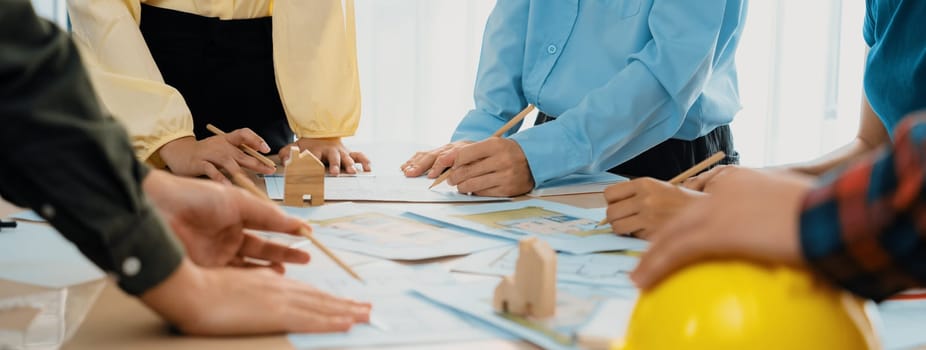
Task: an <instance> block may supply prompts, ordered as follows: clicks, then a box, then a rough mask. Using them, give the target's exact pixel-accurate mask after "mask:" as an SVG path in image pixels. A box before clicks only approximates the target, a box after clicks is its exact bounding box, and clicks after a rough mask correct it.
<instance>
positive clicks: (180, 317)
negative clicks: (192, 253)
mask: <svg viewBox="0 0 926 350" xmlns="http://www.w3.org/2000/svg"><path fill="white" fill-rule="evenodd" d="M206 277H207V276H206V274H205V273H204V271H203V269H202V268H200V267H198V266H196V265H195V264H193V263H192V262H191V261H190V260H189V259H188V258H184V259H183V260H182V262H181V263H180V265H178V266H177V268H176V269H175V270H174V272H173V273H172V274H170V276H168V277H167V278H166V279H164V280H163V281H161V283H159V284H158V285H156V286H154V287H153V288H151V289H149V290H148V291H146V292H145V293H143V294H142V295H141V297H140V299H141V301H142V302H143V303H144V304H145V305H146V306H147V307H148V308H150V309H151V310H152V311H154V312H155V313H157V314H158V315H159V316H161V318H163V319H165V320H167V321H168V322H169V323H171V324H173V325H174V326H177V327H179V328H181V329H184V328H186V327H187V326H188V325H190V324H196V323H197V322H198V319H199V318H200V317H201V315H203V313H202V310H200V305H199V304H201V303H197V302H196V301H195V298H194V297H193V296H198V295H204V291H205V289H206V286H207V285H208V281H207V278H206Z"/></svg>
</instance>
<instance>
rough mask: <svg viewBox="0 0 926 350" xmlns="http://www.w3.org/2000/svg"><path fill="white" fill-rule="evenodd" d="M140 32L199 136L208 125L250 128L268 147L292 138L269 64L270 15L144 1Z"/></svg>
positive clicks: (288, 141) (271, 49)
mask: <svg viewBox="0 0 926 350" xmlns="http://www.w3.org/2000/svg"><path fill="white" fill-rule="evenodd" d="M140 28H141V32H142V35H143V36H144V37H145V42H146V43H147V45H148V49H149V50H150V51H151V55H152V56H153V57H154V61H155V63H157V66H158V69H159V70H160V71H161V75H162V76H163V77H164V81H165V82H166V83H167V84H168V85H170V86H172V87H174V88H176V89H177V90H179V91H180V94H181V95H182V96H183V98H184V100H186V104H187V106H189V108H190V111H191V112H192V113H193V124H194V130H193V131H194V133H195V134H196V138H197V139H203V138H206V137H209V136H212V133H211V132H209V131H208V130H206V124H210V123H211V124H214V125H215V126H217V127H219V129H222V130H225V131H228V132H230V131H232V130H235V129H240V128H251V130H254V131H255V132H256V133H257V134H258V135H260V136H261V137H263V138H264V140H265V141H266V142H267V144H268V145H270V148H271V150H272V151H274V152H275V151H277V150H279V149H280V148H282V147H283V146H285V145H287V144H289V143H292V142H293V132H292V130H291V129H290V127H289V123H288V122H287V120H286V113H285V112H284V110H283V103H282V101H281V100H280V93H279V91H278V90H277V85H276V76H275V74H274V68H273V32H272V29H273V24H272V19H271V17H262V18H253V19H235V20H220V19H218V18H211V17H203V16H198V15H194V14H190V13H185V12H180V11H174V10H168V9H163V8H158V7H154V6H149V5H144V4H142V11H141V24H140Z"/></svg>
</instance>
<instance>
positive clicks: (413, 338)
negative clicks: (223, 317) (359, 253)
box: [287, 261, 510, 349]
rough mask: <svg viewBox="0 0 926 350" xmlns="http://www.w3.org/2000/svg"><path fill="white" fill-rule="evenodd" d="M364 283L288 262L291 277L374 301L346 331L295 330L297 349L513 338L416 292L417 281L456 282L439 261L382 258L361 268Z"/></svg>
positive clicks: (420, 283) (426, 283)
mask: <svg viewBox="0 0 926 350" xmlns="http://www.w3.org/2000/svg"><path fill="white" fill-rule="evenodd" d="M356 271H357V273H358V274H360V275H361V276H362V277H363V278H364V280H366V283H365V284H362V283H360V282H358V281H356V280H354V279H352V278H351V277H350V276H348V275H347V274H346V273H344V272H342V271H338V270H332V269H325V270H321V271H319V270H318V269H313V268H312V267H311V264H310V265H308V266H300V267H288V269H287V276H288V277H290V278H294V279H296V280H299V281H303V282H306V283H309V284H311V285H313V286H315V287H317V288H319V289H321V290H324V291H328V292H330V293H332V294H334V295H338V296H345V297H351V298H354V299H357V300H366V301H370V302H372V303H373V310H372V313H371V319H372V320H371V324H359V325H354V327H353V328H352V329H351V330H350V331H348V332H346V333H329V334H290V335H289V341H290V343H292V344H293V347H295V348H297V349H313V348H328V347H350V346H384V345H407V344H428V343H446V342H460V341H471V340H484V339H510V335H508V334H507V333H504V332H501V331H499V330H496V329H493V328H490V327H485V326H484V325H483V324H482V323H480V322H478V321H476V320H475V319H473V318H472V317H470V316H467V315H465V314H462V313H458V312H454V311H452V310H449V309H446V308H443V307H441V306H438V305H436V304H434V303H432V302H430V301H429V300H426V299H422V298H421V297H419V296H417V295H415V294H414V293H413V292H412V291H411V289H412V288H413V287H415V286H437V285H442V286H443V285H451V286H452V285H455V284H456V283H457V282H456V281H455V280H454V279H453V276H451V275H450V273H449V272H448V271H447V270H446V268H444V267H442V266H439V265H416V266H403V265H399V264H396V263H392V262H388V261H383V262H381V263H375V264H367V265H363V266H360V267H358V268H357V269H356Z"/></svg>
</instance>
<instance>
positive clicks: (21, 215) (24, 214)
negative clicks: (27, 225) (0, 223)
mask: <svg viewBox="0 0 926 350" xmlns="http://www.w3.org/2000/svg"><path fill="white" fill-rule="evenodd" d="M10 218H11V219H17V220H25V221H32V222H46V220H45V218H43V217H41V216H39V214H37V213H36V212H34V211H32V210H24V211H21V212H18V213H16V214H13V215H10Z"/></svg>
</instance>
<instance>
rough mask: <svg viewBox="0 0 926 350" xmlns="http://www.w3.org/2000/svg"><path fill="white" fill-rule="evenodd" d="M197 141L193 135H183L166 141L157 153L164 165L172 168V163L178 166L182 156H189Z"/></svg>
mask: <svg viewBox="0 0 926 350" xmlns="http://www.w3.org/2000/svg"><path fill="white" fill-rule="evenodd" d="M196 142H197V141H196V138H194V137H192V136H186V137H181V138H178V139H175V140H173V141H170V142H168V143H165V144H164V146H161V148H160V149H158V151H157V154H158V156H159V157H160V159H161V161H162V162H163V163H164V165H165V166H167V168H171V165H172V164H173V165H175V166H176V164H177V163H178V162H179V161H180V159H181V157H188V156H189V155H190V154H191V153H192V152H191V151H190V149H191V148H192V147H194V146H195V145H196Z"/></svg>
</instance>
